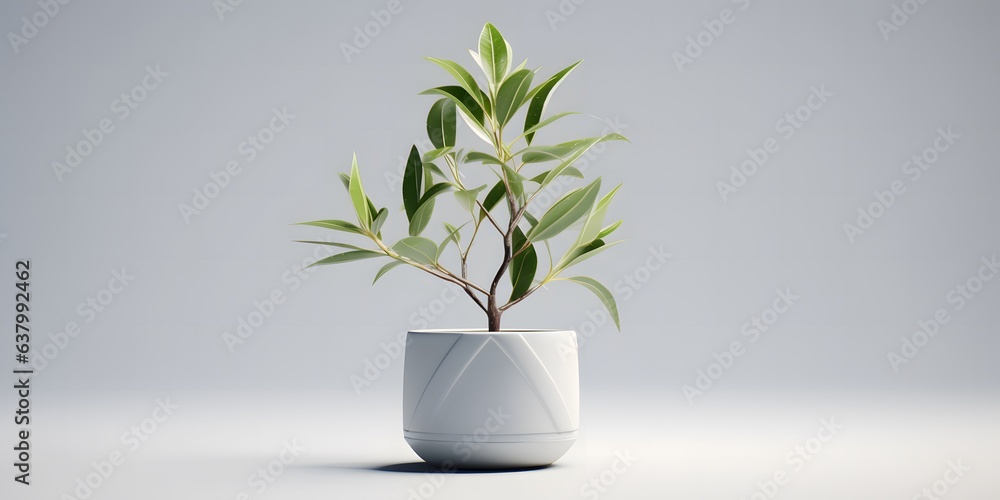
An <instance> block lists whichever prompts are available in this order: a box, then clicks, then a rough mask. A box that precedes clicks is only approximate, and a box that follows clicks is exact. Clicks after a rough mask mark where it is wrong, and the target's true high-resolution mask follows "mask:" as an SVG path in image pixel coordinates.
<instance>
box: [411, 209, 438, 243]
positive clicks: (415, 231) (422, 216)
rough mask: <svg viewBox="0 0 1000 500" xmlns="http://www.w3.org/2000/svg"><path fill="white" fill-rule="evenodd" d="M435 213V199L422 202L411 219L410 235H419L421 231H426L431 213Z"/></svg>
mask: <svg viewBox="0 0 1000 500" xmlns="http://www.w3.org/2000/svg"><path fill="white" fill-rule="evenodd" d="M433 213H434V200H428V201H427V202H426V203H422V204H421V205H420V206H419V207H417V211H416V212H414V213H413V218H412V219H410V227H409V230H408V232H409V234H410V236H419V235H420V233H422V232H423V231H424V229H425V228H426V227H427V224H429V223H430V221H431V215H433Z"/></svg>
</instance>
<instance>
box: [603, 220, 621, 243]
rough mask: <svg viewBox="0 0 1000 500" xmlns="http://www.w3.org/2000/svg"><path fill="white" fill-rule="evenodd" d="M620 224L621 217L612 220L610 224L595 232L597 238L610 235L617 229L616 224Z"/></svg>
mask: <svg viewBox="0 0 1000 500" xmlns="http://www.w3.org/2000/svg"><path fill="white" fill-rule="evenodd" d="M620 225H622V221H621V219H619V220H617V221H615V222H612V223H611V224H609V225H608V226H607V227H605V228H604V229H601V232H600V233H597V239H604V238H607V237H608V235H610V234H611V233H613V232H615V229H618V226H620Z"/></svg>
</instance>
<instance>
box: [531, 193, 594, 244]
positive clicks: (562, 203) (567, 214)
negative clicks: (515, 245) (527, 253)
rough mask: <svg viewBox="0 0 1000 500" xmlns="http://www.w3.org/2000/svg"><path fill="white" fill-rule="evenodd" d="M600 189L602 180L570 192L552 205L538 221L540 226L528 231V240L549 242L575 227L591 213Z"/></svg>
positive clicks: (537, 225)
mask: <svg viewBox="0 0 1000 500" xmlns="http://www.w3.org/2000/svg"><path fill="white" fill-rule="evenodd" d="M600 188H601V180H600V179H597V180H596V181H594V182H592V183H590V184H588V185H587V186H586V187H583V188H580V189H575V190H573V191H570V192H569V193H568V194H567V195H566V196H564V197H563V198H561V199H560V200H559V201H557V202H556V203H555V204H554V205H552V206H551V207H550V208H549V209H548V211H546V212H545V214H544V215H542V218H541V219H539V220H538V224H535V225H534V227H532V228H531V230H530V231H528V240H529V241H533V242H534V241H542V240H547V239H549V238H551V237H553V236H555V235H557V234H559V233H561V232H563V231H564V230H566V228H568V227H569V226H571V225H573V223H575V222H576V221H577V220H579V219H580V218H581V217H583V216H584V215H586V214H587V213H589V212H590V209H591V208H592V207H593V206H594V201H595V200H596V199H597V192H598V190H600Z"/></svg>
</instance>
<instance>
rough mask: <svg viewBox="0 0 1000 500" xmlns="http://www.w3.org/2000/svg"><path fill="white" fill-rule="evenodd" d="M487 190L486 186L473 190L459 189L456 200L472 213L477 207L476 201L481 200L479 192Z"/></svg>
mask: <svg viewBox="0 0 1000 500" xmlns="http://www.w3.org/2000/svg"><path fill="white" fill-rule="evenodd" d="M484 189H486V184H483V185H482V186H479V187H477V188H472V189H464V190H463V189H458V190H456V191H455V199H457V200H458V203H459V204H460V205H462V207H463V208H465V209H466V210H468V211H470V212H471V211H472V208H473V207H475V206H476V199H477V198H479V192H480V191H482V190H484Z"/></svg>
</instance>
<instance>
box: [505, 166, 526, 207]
mask: <svg viewBox="0 0 1000 500" xmlns="http://www.w3.org/2000/svg"><path fill="white" fill-rule="evenodd" d="M503 171H504V174H505V175H506V176H507V184H510V192H511V193H512V194H513V195H514V199H517V200H521V199H524V181H525V179H524V176H523V175H521V174H519V173H517V172H515V171H514V169H512V168H510V167H508V166H507V165H504V166H503Z"/></svg>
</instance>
